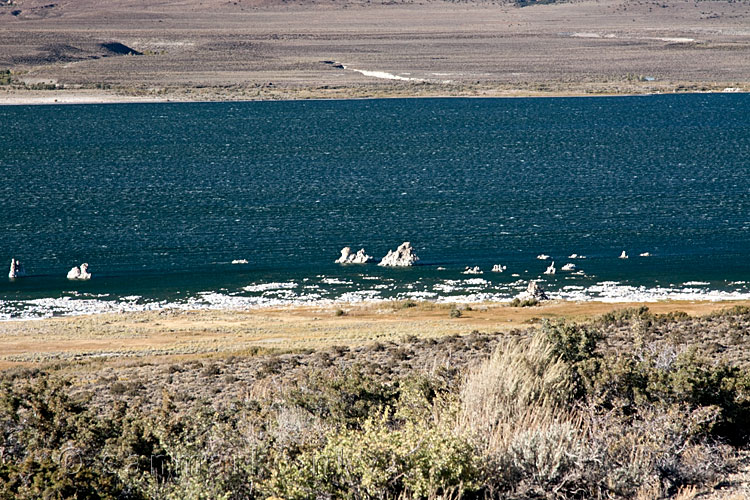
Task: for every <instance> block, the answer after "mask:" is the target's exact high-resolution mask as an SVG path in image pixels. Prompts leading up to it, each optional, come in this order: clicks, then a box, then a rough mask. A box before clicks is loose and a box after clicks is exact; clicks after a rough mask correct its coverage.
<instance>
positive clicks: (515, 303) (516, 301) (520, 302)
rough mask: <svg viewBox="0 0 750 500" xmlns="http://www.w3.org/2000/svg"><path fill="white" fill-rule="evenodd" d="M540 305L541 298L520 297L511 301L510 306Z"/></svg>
mask: <svg viewBox="0 0 750 500" xmlns="http://www.w3.org/2000/svg"><path fill="white" fill-rule="evenodd" d="M537 305H539V300H537V299H535V298H533V297H532V298H530V299H523V300H521V299H519V298H518V297H516V298H514V299H513V300H511V301H510V307H534V306H537Z"/></svg>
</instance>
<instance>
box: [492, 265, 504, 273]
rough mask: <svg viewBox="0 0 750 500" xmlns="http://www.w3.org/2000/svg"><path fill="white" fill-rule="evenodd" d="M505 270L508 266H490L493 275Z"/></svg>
mask: <svg viewBox="0 0 750 500" xmlns="http://www.w3.org/2000/svg"><path fill="white" fill-rule="evenodd" d="M506 269H508V266H504V265H502V264H495V265H494V266H492V272H493V273H501V272H503V271H505V270H506Z"/></svg>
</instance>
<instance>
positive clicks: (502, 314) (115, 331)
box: [0, 302, 750, 368]
mask: <svg viewBox="0 0 750 500" xmlns="http://www.w3.org/2000/svg"><path fill="white" fill-rule="evenodd" d="M413 304H416V305H414V307H408V306H410V305H413ZM736 304H741V305H749V304H750V302H658V303H652V304H646V305H647V306H648V307H649V309H650V311H652V312H653V313H656V314H665V313H669V312H675V311H682V312H685V313H688V314H689V315H692V316H703V315H706V314H708V313H710V312H714V311H717V310H721V309H724V308H727V307H730V306H733V305H736ZM641 305H643V304H606V303H601V302H585V303H572V302H550V303H547V304H544V305H541V306H537V307H523V308H519V307H509V306H507V305H503V304H474V305H470V306H465V305H464V306H459V307H460V308H461V309H463V310H462V311H461V316H460V317H458V318H453V317H451V311H450V309H451V307H450V306H448V305H437V304H433V303H430V302H424V303H422V302H420V303H409V302H386V303H380V304H366V305H355V306H348V307H344V308H339V307H296V308H277V309H256V310H251V311H171V310H165V311H160V312H145V313H129V314H116V315H115V314H111V315H110V314H107V315H96V316H85V317H67V318H54V319H47V320H38V321H17V322H5V323H0V368H8V367H12V366H19V365H22V366H30V365H37V366H39V365H42V364H48V363H51V362H57V361H82V360H96V359H100V360H121V359H128V358H138V359H140V360H154V361H156V360H162V361H164V360H166V361H169V360H173V359H186V358H188V359H197V358H205V357H211V356H229V355H237V354H242V353H247V352H257V351H258V350H261V351H270V350H275V351H291V350H299V349H321V348H327V347H330V346H332V345H347V346H361V345H367V344H372V343H373V342H388V341H398V340H401V339H404V338H406V337H410V336H416V337H419V338H440V337H445V336H449V335H466V334H469V333H471V332H474V331H479V332H508V331H511V330H514V329H525V328H528V327H529V326H533V325H536V324H538V323H540V322H541V321H542V319H555V318H564V319H569V320H573V321H584V320H588V319H591V318H595V317H597V316H600V315H602V314H604V313H607V312H610V311H613V310H617V309H622V308H624V307H638V306H641ZM714 330H716V329H714ZM716 333H717V335H716V336H712V335H704V336H703V337H701V342H705V343H706V346H707V347H706V348H707V349H712V348H715V347H716V346H715V344H717V343H718V344H722V342H723V343H727V342H729V341H728V340H722V339H724V337H728V336H729V335H730V333H729V332H728V331H727V332H725V331H724V330H716ZM713 337H716V338H713ZM709 344H710V345H709ZM738 356H739V355H738ZM734 357H736V356H734ZM733 361H737V360H736V359H733Z"/></svg>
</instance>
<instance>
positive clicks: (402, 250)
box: [378, 241, 419, 267]
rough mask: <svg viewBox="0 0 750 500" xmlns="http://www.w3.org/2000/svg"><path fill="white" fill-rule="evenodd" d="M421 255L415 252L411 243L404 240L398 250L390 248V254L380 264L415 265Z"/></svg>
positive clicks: (394, 265)
mask: <svg viewBox="0 0 750 500" xmlns="http://www.w3.org/2000/svg"><path fill="white" fill-rule="evenodd" d="M418 260H419V257H417V255H416V254H415V253H414V249H413V248H412V247H411V243H409V242H408V241H405V242H403V243H402V244H401V245H400V246H399V247H398V248H397V249H396V250H389V251H388V254H387V255H386V256H385V257H383V260H381V261H380V263H379V264H378V265H379V266H386V267H408V266H413V265H414V263H415V262H417V261H418Z"/></svg>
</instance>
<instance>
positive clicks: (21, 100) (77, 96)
mask: <svg viewBox="0 0 750 500" xmlns="http://www.w3.org/2000/svg"><path fill="white" fill-rule="evenodd" d="M719 87H721V86H719ZM727 88H728V87H727ZM346 90H349V92H346V91H344V92H341V93H340V94H341V95H339V94H338V93H337V94H329V95H325V94H320V95H318V94H316V93H308V90H307V89H294V90H291V91H289V92H284V93H281V94H268V95H261V96H257V97H255V98H252V97H248V96H244V95H242V94H239V93H238V94H234V95H231V94H230V95H225V96H215V95H206V96H187V95H184V94H169V95H164V96H152V95H128V94H116V93H114V94H113V93H108V92H96V91H86V92H79V91H77V90H54V91H21V92H14V91H11V92H9V93H5V94H3V93H0V106H44V105H77V104H79V105H80V104H164V103H227V102H231V103H247V102H269V101H276V102H278V101H355V100H378V99H456V98H457V99H533V98H597V97H645V96H661V95H692V94H748V93H750V86H748V87H742V88H741V90H738V91H737V90H732V91H726V90H723V89H720V88H718V87H717V88H716V89H710V90H679V91H678V90H676V88H674V89H663V90H652V89H644V90H642V91H637V90H636V89H628V90H626V91H623V92H617V91H613V92H585V91H575V90H571V91H564V90H561V91H550V92H539V91H531V90H525V89H518V90H517V91H508V90H504V89H503V90H500V89H498V90H497V91H494V92H493V91H491V90H488V91H485V92H484V93H481V94H477V93H472V92H455V93H451V92H447V93H446V92H436V93H429V92H428V93H416V92H415V93H408V92H406V93H404V92H398V91H387V90H386V91H379V92H374V91H373V92H370V93H371V94H372V95H359V94H358V92H361V89H356V88H351V89H346ZM365 93H367V92H365ZM222 97H223V98H222Z"/></svg>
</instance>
